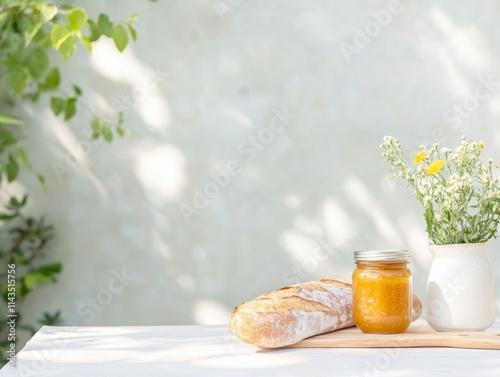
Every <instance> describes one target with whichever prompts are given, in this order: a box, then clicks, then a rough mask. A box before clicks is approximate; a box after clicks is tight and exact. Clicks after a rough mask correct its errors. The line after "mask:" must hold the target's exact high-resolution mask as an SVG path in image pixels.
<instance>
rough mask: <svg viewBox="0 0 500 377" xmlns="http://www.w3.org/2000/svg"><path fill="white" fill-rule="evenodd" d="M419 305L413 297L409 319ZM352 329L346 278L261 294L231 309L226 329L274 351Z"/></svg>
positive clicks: (349, 297) (314, 282)
mask: <svg viewBox="0 0 500 377" xmlns="http://www.w3.org/2000/svg"><path fill="white" fill-rule="evenodd" d="M421 312H422V302H421V301H420V300H419V299H418V297H416V296H415V295H413V308H412V317H413V320H415V319H417V318H418V317H419V316H420V313H421ZM351 326H354V321H353V318H352V282H351V280H350V279H341V280H333V279H322V280H317V281H311V282H307V283H300V284H295V285H292V286H287V287H283V288H281V289H278V290H275V291H271V292H268V293H265V294H263V295H261V296H259V297H257V298H255V299H253V300H250V301H247V302H244V303H242V304H241V305H240V306H237V307H236V308H234V312H233V315H232V316H231V319H230V321H229V329H230V331H231V332H232V333H234V334H235V335H236V336H238V338H240V339H241V340H243V341H244V342H246V343H250V344H254V345H256V346H258V347H260V348H277V347H284V346H287V345H290V344H294V343H297V342H299V341H300V340H302V339H305V338H308V337H310V336H313V335H318V334H323V333H325V332H330V331H334V330H339V329H342V328H345V327H351Z"/></svg>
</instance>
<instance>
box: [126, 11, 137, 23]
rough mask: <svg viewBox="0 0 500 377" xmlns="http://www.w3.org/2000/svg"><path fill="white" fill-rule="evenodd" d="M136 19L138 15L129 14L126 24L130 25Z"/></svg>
mask: <svg viewBox="0 0 500 377" xmlns="http://www.w3.org/2000/svg"><path fill="white" fill-rule="evenodd" d="M138 17H139V13H134V14H131V15H130V16H129V17H128V20H127V23H129V24H131V23H132V22H134V21H135V20H137V18H138Z"/></svg>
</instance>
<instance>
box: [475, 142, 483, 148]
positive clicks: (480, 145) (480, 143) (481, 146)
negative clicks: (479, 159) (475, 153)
mask: <svg viewBox="0 0 500 377" xmlns="http://www.w3.org/2000/svg"><path fill="white" fill-rule="evenodd" d="M477 146H478V147H479V148H481V149H483V148H484V143H483V142H482V141H480V142H479V143H477Z"/></svg>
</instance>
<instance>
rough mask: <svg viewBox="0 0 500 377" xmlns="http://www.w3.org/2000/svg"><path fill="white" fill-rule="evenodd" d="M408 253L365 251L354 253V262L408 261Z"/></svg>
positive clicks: (402, 251) (398, 251)
mask: <svg viewBox="0 0 500 377" xmlns="http://www.w3.org/2000/svg"><path fill="white" fill-rule="evenodd" d="M409 259H410V251H409V250H403V249H401V250H397V249H396V250H365V251H355V252H354V260H355V261H358V260H366V261H374V260H381V261H396V260H409Z"/></svg>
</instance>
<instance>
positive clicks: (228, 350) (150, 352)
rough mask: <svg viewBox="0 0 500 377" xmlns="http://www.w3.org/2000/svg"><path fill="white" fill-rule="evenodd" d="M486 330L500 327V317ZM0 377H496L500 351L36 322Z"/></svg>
mask: <svg viewBox="0 0 500 377" xmlns="http://www.w3.org/2000/svg"><path fill="white" fill-rule="evenodd" d="M489 331H500V322H499V321H497V322H496V324H495V326H494V327H493V328H492V329H490V330H489ZM0 376H1V377H4V376H5V377H7V376H22V377H29V376H37V377H48V376H50V377H59V376H61V377H63V376H64V377H80V376H82V377H83V376H85V377H100V376H117V377H118V376H119V377H128V376H131V377H132V376H133V377H138V376H146V377H156V376H158V377H159V376H162V377H164V376H167V377H170V376H173V377H174V376H175V377H177V376H197V377H198V376H201V377H208V376H217V377H220V376H231V377H234V376H258V377H264V376H283V377H285V376H286V377H289V376H312V377H319V376H328V377H342V376H347V377H354V376H359V377H378V376H380V377H382V376H384V377H385V376H404V377H407V376H419V377H421V376H439V377H441V376H453V377H460V376H464V377H465V376H467V377H470V376H481V377H488V376H491V377H499V376H500V351H495V350H473V349H453V348H402V349H400V348H389V349H376V348H370V349H368V348H364V349H359V348H358V349H353V348H352V349H349V348H337V349H334V348H330V349H325V348H321V349H320V348H315V349H313V348H308V349H305V348H302V349H298V348H288V349H278V350H260V349H258V348H257V347H254V346H251V345H248V344H245V343H243V342H241V341H240V340H238V339H237V338H236V337H235V336H234V335H232V334H231V333H229V331H228V330H227V327H226V326H148V327H122V326H120V327H51V326H44V327H42V328H41V329H40V331H38V332H37V333H36V334H35V336H34V337H33V338H32V339H31V340H30V341H29V342H28V344H27V345H26V346H25V348H24V349H23V350H21V351H20V352H19V354H18V358H17V369H11V368H9V367H8V366H6V367H4V368H3V369H2V370H1V371H0Z"/></svg>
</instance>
